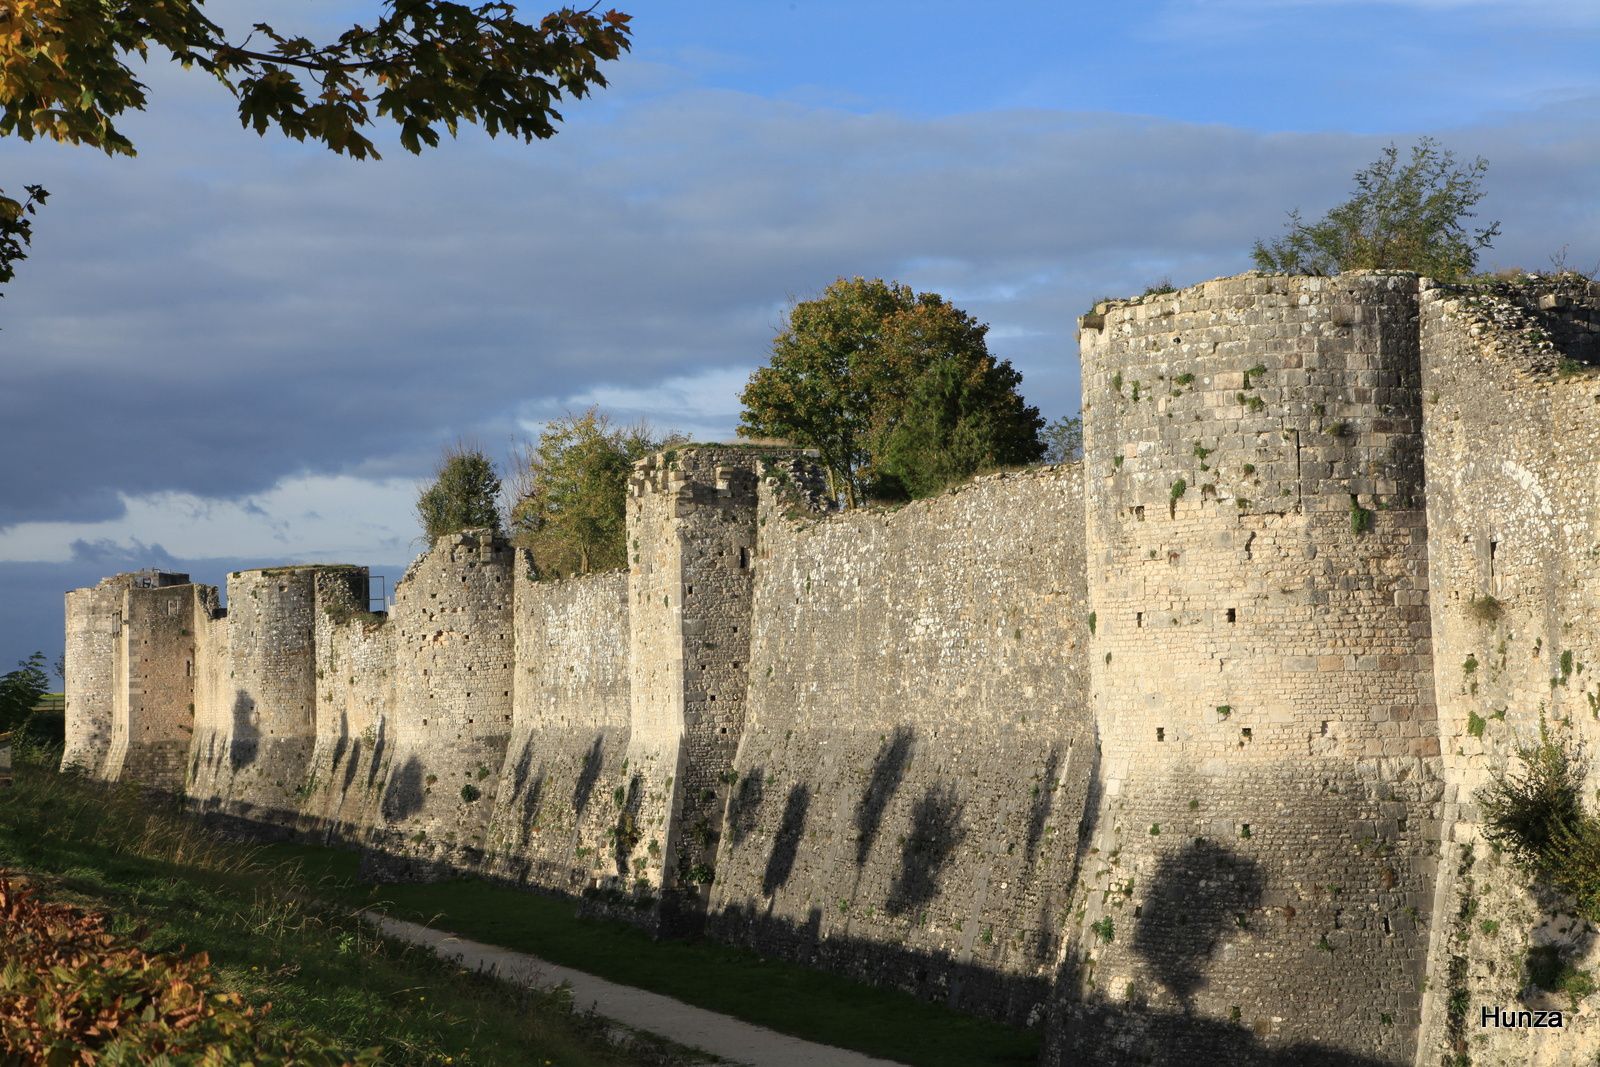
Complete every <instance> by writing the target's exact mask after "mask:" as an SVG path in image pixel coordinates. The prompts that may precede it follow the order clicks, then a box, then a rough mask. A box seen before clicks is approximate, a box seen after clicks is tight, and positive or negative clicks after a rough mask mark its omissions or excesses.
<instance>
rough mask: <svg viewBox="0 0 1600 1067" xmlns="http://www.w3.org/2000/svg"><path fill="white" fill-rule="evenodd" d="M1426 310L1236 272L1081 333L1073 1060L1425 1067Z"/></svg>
mask: <svg viewBox="0 0 1600 1067" xmlns="http://www.w3.org/2000/svg"><path fill="white" fill-rule="evenodd" d="M1417 289H1418V281H1417V279H1416V278H1415V277H1413V276H1410V275H1403V274H1382V273H1355V274H1345V275H1342V276H1340V277H1337V278H1290V277H1282V276H1251V275H1247V276H1243V277H1239V278H1231V279H1224V280H1220V281H1214V282H1209V283H1206V284H1204V285H1201V286H1197V287H1195V288H1192V289H1188V290H1184V291H1182V292H1180V293H1176V294H1170V295H1161V296H1151V297H1146V298H1144V299H1142V300H1135V301H1130V302H1123V303H1113V304H1109V305H1101V306H1099V307H1097V309H1096V310H1095V312H1094V313H1092V314H1090V315H1087V316H1085V317H1084V318H1083V319H1082V320H1081V327H1082V328H1081V330H1080V344H1081V349H1082V354H1083V379H1084V414H1085V420H1084V422H1085V427H1086V434H1085V460H1084V463H1085V470H1086V481H1087V486H1088V508H1087V510H1088V530H1087V547H1088V553H1087V554H1088V571H1089V574H1088V579H1089V596H1090V603H1091V607H1092V608H1093V611H1094V616H1093V618H1092V620H1091V621H1092V623H1093V629H1094V634H1095V636H1094V638H1093V640H1092V641H1091V646H1090V653H1091V659H1090V662H1091V669H1092V672H1093V674H1092V682H1091V688H1092V700H1093V705H1094V708H1095V713H1096V717H1097V720H1098V729H1099V735H1100V742H1101V746H1102V752H1101V767H1100V781H1099V794H1100V802H1099V804H1098V807H1097V810H1095V811H1094V812H1092V813H1091V820H1092V821H1091V824H1090V836H1089V837H1088V839H1087V841H1086V845H1087V848H1088V853H1087V856H1086V859H1085V862H1084V868H1083V878H1084V884H1085V887H1086V891H1085V893H1084V897H1083V901H1082V905H1083V907H1084V909H1085V911H1084V914H1083V917H1082V919H1081V926H1080V929H1079V930H1078V933H1077V937H1078V943H1077V946H1076V949H1075V951H1074V952H1073V953H1071V954H1070V956H1069V962H1068V966H1067V970H1066V971H1065V973H1064V974H1063V977H1062V981H1061V983H1060V985H1061V989H1060V992H1059V996H1061V997H1062V998H1065V999H1066V1001H1067V1002H1068V1003H1069V1006H1068V1007H1067V1008H1066V1009H1065V1010H1064V1014H1065V1017H1066V1021H1065V1023H1064V1024H1063V1025H1062V1026H1061V1027H1059V1028H1058V1029H1057V1031H1056V1032H1055V1033H1054V1034H1053V1035H1052V1056H1053V1058H1054V1062H1059V1063H1067V1062H1073V1056H1074V1055H1075V1054H1076V1055H1080V1056H1087V1057H1089V1058H1090V1059H1092V1060H1094V1062H1101V1063H1121V1062H1129V1063H1132V1062H1155V1061H1165V1062H1178V1061H1180V1060H1182V1061H1184V1062H1196V1063H1198V1062H1230V1061H1236V1060H1237V1061H1242V1060H1243V1059H1247V1058H1249V1057H1250V1056H1251V1055H1254V1054H1255V1053H1256V1052H1257V1051H1259V1050H1261V1049H1265V1050H1268V1051H1276V1052H1285V1053H1293V1051H1294V1050H1295V1049H1297V1048H1310V1047H1316V1048H1319V1049H1321V1050H1324V1051H1325V1052H1328V1051H1338V1052H1340V1053H1348V1054H1350V1055H1367V1056H1372V1057H1376V1058H1378V1059H1380V1060H1385V1061H1400V1060H1408V1059H1409V1058H1410V1055H1411V1050H1412V1049H1413V1048H1414V1046H1415V1041H1416V1033H1417V1026H1418V997H1417V995H1416V991H1417V989H1418V987H1419V983H1420V981H1421V978H1422V973H1423V967H1424V956H1425V953H1426V949H1427V932H1428V923H1429V921H1430V918H1431V916H1430V911H1431V902H1432V894H1431V887H1432V876H1433V871H1434V867H1435V858H1434V857H1435V850H1436V847H1437V808H1436V802H1437V800H1438V798H1439V794H1440V792H1441V786H1440V784H1439V775H1438V762H1439V761H1438V752H1439V742H1438V727H1437V722H1436V715H1435V710H1434V700H1433V688H1432V674H1431V668H1432V663H1431V658H1430V656H1429V654H1428V584H1427V544H1426V523H1425V519H1424V512H1423V485H1422V438H1421V395H1420V383H1419V374H1420V366H1419V354H1418V342H1417V329H1416V315H1417ZM1152 1056H1153V1057H1154V1060H1151V1059H1150V1057H1152Z"/></svg>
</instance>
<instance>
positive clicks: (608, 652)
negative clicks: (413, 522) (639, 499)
mask: <svg viewBox="0 0 1600 1067" xmlns="http://www.w3.org/2000/svg"><path fill="white" fill-rule="evenodd" d="M515 570H516V573H515V583H516V595H515V603H516V618H515V623H514V630H515V634H516V664H517V673H516V680H515V684H514V685H513V687H512V692H513V703H512V719H511V741H510V745H509V747H508V748H507V750H506V759H505V761H504V763H503V764H502V766H501V768H500V773H499V783H498V786H497V788H496V790H495V805H494V811H493V815H492V817H491V819H490V822H489V851H490V854H491V861H492V862H491V866H490V869H491V871H492V873H494V874H495V875H496V876H498V877H501V878H507V879H510V880H514V881H517V882H520V883H523V884H526V885H530V886H533V887H535V888H539V889H545V890H551V891H559V892H567V893H580V892H582V891H584V890H585V889H588V888H590V887H591V886H593V885H595V884H597V883H598V882H601V881H603V880H605V879H607V878H609V877H611V876H613V875H614V873H615V870H616V868H615V855H614V852H615V849H614V834H613V832H612V831H613V828H614V827H615V824H616V817H617V812H618V810H619V808H620V803H619V802H618V801H617V800H616V799H615V797H614V790H615V788H616V787H617V785H618V784H619V783H620V782H622V781H623V780H624V778H625V774H624V771H623V770H622V764H623V763H624V762H625V761H626V759H627V745H628V721H629V704H628V693H629V689H628V662H629V656H628V647H629V646H628V577H627V575H626V574H623V573H612V574H596V575H589V576H585V577H582V578H572V579H568V580H566V581H545V582H541V581H536V580H535V579H534V577H533V575H532V567H531V564H530V563H529V561H528V560H527V558H526V557H523V558H522V560H521V562H520V563H519V564H518V566H517V567H516V569H515Z"/></svg>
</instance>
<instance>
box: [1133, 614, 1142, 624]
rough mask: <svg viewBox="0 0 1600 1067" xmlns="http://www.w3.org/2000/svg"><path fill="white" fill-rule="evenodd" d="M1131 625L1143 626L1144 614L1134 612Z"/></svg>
mask: <svg viewBox="0 0 1600 1067" xmlns="http://www.w3.org/2000/svg"><path fill="white" fill-rule="evenodd" d="M1133 624H1134V625H1135V626H1141V627H1142V626H1143V625H1144V612H1142V611H1136V612H1134V613H1133Z"/></svg>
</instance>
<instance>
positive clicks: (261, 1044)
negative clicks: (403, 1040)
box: [0, 875, 379, 1067]
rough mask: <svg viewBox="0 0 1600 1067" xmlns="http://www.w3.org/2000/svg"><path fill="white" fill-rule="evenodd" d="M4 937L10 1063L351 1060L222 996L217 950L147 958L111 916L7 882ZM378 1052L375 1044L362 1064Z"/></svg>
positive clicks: (0, 1002)
mask: <svg viewBox="0 0 1600 1067" xmlns="http://www.w3.org/2000/svg"><path fill="white" fill-rule="evenodd" d="M0 935H3V936H0V940H3V941H4V943H5V946H6V951H5V955H6V966H5V968H4V970H0V1060H3V1061H4V1062H7V1063H78V1062H82V1063H93V1062H98V1061H100V1060H102V1059H103V1060H105V1061H106V1062H110V1063H151V1062H185V1063H189V1062H193V1063H206V1064H230V1063H254V1064H261V1065H263V1067H265V1065H272V1064H290V1063H307V1064H319V1063H326V1064H343V1063H348V1062H350V1061H349V1060H347V1059H346V1057H344V1056H343V1055H341V1054H340V1053H339V1052H338V1050H337V1046H333V1045H329V1044H322V1043H318V1042H317V1041H316V1040H315V1039H313V1038H311V1037H308V1036H307V1035H305V1034H304V1033H299V1034H296V1035H294V1036H292V1037H290V1036H285V1035H282V1034H278V1033H273V1032H269V1031H267V1030H266V1029H264V1028H263V1027H261V1025H260V1023H261V1018H260V1016H261V1014H262V1013H261V1012H257V1011H256V1010H255V1009H254V1008H251V1007H249V1006H248V1005H246V1004H245V1002H244V998H242V997H241V996H240V995H239V994H237V993H213V992H210V991H209V986H210V985H211V982H212V973H211V964H210V960H209V959H208V958H207V956H206V954H205V953H203V952H202V953H200V954H199V955H197V956H191V957H187V958H185V957H181V956H175V955H166V954H160V953H157V954H152V953H147V952H144V951H141V950H140V949H138V948H135V947H134V946H132V945H130V944H128V943H127V942H126V941H124V940H122V939H121V938H118V937H116V936H114V935H112V934H110V933H108V932H107V931H106V924H105V920H104V919H103V918H101V917H100V916H97V915H89V914H85V913H83V912H81V911H79V910H77V909H76V908H71V907H67V906H66V905H62V904H45V903H42V902H40V901H39V900H38V899H37V898H36V896H35V895H34V893H33V892H32V891H31V890H27V889H20V888H18V887H17V886H16V885H15V884H13V883H12V882H10V881H9V880H8V879H7V878H6V877H4V876H3V875H0ZM378 1055H379V1050H377V1049H371V1050H368V1051H367V1052H364V1053H362V1054H361V1055H360V1056H358V1057H357V1059H356V1061H355V1062H357V1063H375V1062H377V1060H378ZM191 1057H192V1058H191ZM169 1058H170V1059H169Z"/></svg>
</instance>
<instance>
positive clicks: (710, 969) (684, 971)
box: [263, 845, 1039, 1067]
mask: <svg viewBox="0 0 1600 1067" xmlns="http://www.w3.org/2000/svg"><path fill="white" fill-rule="evenodd" d="M263 854H265V855H271V856H274V857H277V858H278V859H280V860H281V861H282V862H285V863H292V864H298V865H299V866H300V867H301V868H302V869H303V870H305V871H306V872H307V873H308V874H312V875H317V876H320V877H318V883H319V885H320V886H321V888H320V889H319V892H322V893H324V894H326V895H328V896H330V897H333V898H336V899H339V900H341V901H344V902H345V903H347V904H349V905H351V906H352V907H373V908H378V909H380V910H383V911H386V912H388V913H389V914H391V915H394V916H396V917H397V918H402V919H409V920H412V921H415V922H421V923H426V924H428V925H430V926H435V927H439V928H441V929H445V930H449V931H450V932H452V933H455V934H459V935H462V936H464V937H468V938H471V939H473V940H475V941H482V942H486V943H488V944H492V945H499V946H502V947H504V948H511V949H516V950H518V951H522V952H528V953H532V954H533V955H536V956H538V957H540V958H541V959H544V960H548V961H550V962H551V963H557V964H561V965H563V966H567V967H572V968H575V969H577V970H581V971H585V972H588V973H589V974H594V975H598V976H600V977H602V978H607V979H610V980H611V981H614V982H620V983H623V984H625V985H631V986H637V987H638V988H640V989H648V990H650V991H652V992H655V993H661V994H664V995H666V996H670V997H675V998H677V999H678V1000H682V1001H685V1002H686V1003H689V1004H693V1005H695V1006H697V1007H701V1008H705V1009H707V1010H708V1011H715V1012H721V1013H723V1014H725V1015H732V1016H734V1017H736V1018H739V1019H743V1020H745V1021H747V1022H751V1023H755V1024H757V1025H760V1026H766V1027H770V1028H771V1029H773V1030H778V1031H781V1032H783V1033H787V1034H794V1035H796V1036H798V1037H803V1038H806V1039H807V1040H811V1041H820V1042H822V1043H824V1044H829V1045H837V1046H839V1047H841V1048H849V1049H855V1050H856V1051H859V1052H865V1053H868V1054H870V1055H873V1056H881V1057H884V1058H886V1059H891V1060H896V1061H898V1062H900V1063H906V1064H911V1065H913V1067H980V1065H990V1067H1022V1065H1029V1067H1031V1065H1032V1064H1035V1063H1037V1062H1038V1058H1039V1035H1038V1033H1037V1032H1036V1031H1029V1030H1021V1029H1018V1028H1015V1027H1010V1026H1005V1025H1002V1024H1000V1023H996V1022H991V1021H989V1020H985V1019H977V1018H974V1017H972V1016H969V1015H962V1014H960V1013H958V1012H954V1011H950V1010H949V1009H947V1008H943V1007H940V1006H939V1005H936V1004H930V1003H928V1002H926V1001H922V1000H918V999H917V998H915V997H912V996H910V995H908V994H905V993H900V992H896V991H893V990H886V989H878V988H874V987H871V986H864V985H861V984H859V983H856V982H852V981H850V980H848V979H845V978H841V977H839V976H837V975H831V974H826V973H824V972H821V971H816V970H812V969H810V968H808V967H802V966H799V965H798V964H791V963H784V962H779V961H774V960H768V959H763V958H761V957H760V956H757V955H756V954H755V953H753V952H749V951H746V950H742V949H737V948H732V947H729V946H726V945H721V944H717V943H715V942H710V941H673V940H666V941H657V940H654V939H653V938H651V937H650V936H649V935H648V934H646V933H644V932H643V931H641V930H639V929H637V928H635V927H632V926H629V925H627V924H625V923H620V922H611V921H603V920H594V919H580V918H577V917H576V914H575V912H576V909H575V905H574V903H573V901H571V900H570V899H565V898H560V897H551V896H541V895H538V894H534V893H527V892H522V891H519V890H516V889H512V888H510V887H507V886H500V885H494V884H492V883H488V882H482V881H477V880H456V881H449V882H439V883H434V884H430V885H387V886H378V887H373V886H364V885H360V884H358V882H357V880H356V865H357V859H356V856H355V855H354V854H353V853H349V852H341V851H337V850H332V849H324V848H316V847H314V846H307V845H267V846H263Z"/></svg>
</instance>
